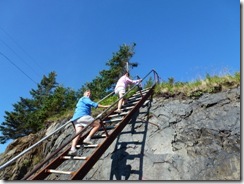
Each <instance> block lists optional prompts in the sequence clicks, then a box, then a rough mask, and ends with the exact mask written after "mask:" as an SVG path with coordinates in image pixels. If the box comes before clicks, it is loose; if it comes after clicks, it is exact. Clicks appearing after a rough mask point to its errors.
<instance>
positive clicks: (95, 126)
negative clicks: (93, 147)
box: [83, 120, 101, 144]
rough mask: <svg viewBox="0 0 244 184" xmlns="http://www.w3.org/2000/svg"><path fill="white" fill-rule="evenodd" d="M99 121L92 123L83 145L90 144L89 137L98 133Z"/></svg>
mask: <svg viewBox="0 0 244 184" xmlns="http://www.w3.org/2000/svg"><path fill="white" fill-rule="evenodd" d="M99 122H100V120H96V121H94V122H93V123H92V124H91V126H93V128H92V130H91V131H90V132H89V134H88V136H87V137H86V138H85V139H84V141H83V143H85V144H92V142H91V141H90V140H91V137H92V136H93V135H94V134H95V133H96V132H97V131H98V129H99V128H100V126H101V125H100V123H99Z"/></svg>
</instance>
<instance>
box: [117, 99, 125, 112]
mask: <svg viewBox="0 0 244 184" xmlns="http://www.w3.org/2000/svg"><path fill="white" fill-rule="evenodd" d="M123 104H124V99H123V98H121V99H120V100H119V103H118V110H121V106H122V105H123Z"/></svg>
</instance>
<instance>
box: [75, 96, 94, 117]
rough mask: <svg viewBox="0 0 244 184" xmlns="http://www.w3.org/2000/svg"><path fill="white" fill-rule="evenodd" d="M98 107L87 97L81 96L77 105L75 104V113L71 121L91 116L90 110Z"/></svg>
mask: <svg viewBox="0 0 244 184" xmlns="http://www.w3.org/2000/svg"><path fill="white" fill-rule="evenodd" d="M92 107H95V108H97V107H98V103H96V102H93V101H92V100H91V99H90V98H89V97H86V96H83V97H82V98H80V99H79V101H78V103H77V104H76V109H75V113H74V115H73V117H72V119H71V121H74V120H76V119H78V118H80V117H82V116H85V115H91V108H92Z"/></svg>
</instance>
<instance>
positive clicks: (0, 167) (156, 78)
mask: <svg viewBox="0 0 244 184" xmlns="http://www.w3.org/2000/svg"><path fill="white" fill-rule="evenodd" d="M151 73H153V74H154V83H158V82H159V75H158V74H157V72H156V71H155V70H151V71H150V72H149V73H148V74H147V75H146V76H145V77H143V78H142V81H144V80H145V79H146V78H147V77H148V76H149V75H150V74H151ZM142 81H141V82H142ZM141 82H140V83H141ZM140 83H139V84H140ZM136 86H138V84H136V85H134V86H132V88H131V89H130V90H129V91H127V92H126V93H125V94H124V96H126V95H127V94H128V93H130V92H131V91H132V90H133V89H134V88H135V87H136ZM113 94H114V92H111V93H110V94H108V95H107V96H105V97H104V98H103V99H101V100H99V101H98V102H97V103H100V102H102V101H103V100H105V99H107V98H108V97H110V96H112V95H113ZM124 96H123V97H124ZM123 97H121V98H123ZM121 98H119V99H118V100H116V101H115V102H114V103H113V104H112V105H110V107H108V108H107V109H105V110H104V111H103V112H102V113H100V114H99V115H98V116H97V117H96V118H95V119H94V121H95V120H98V119H100V118H101V117H102V116H103V115H105V114H106V113H107V112H108V111H109V110H110V109H111V108H112V107H114V106H115V105H116V104H117V103H118V102H119V100H120V99H121ZM69 123H71V121H70V120H69V121H67V122H66V123H65V124H63V125H61V126H60V127H59V128H57V129H56V130H55V131H53V132H52V133H50V134H49V135H47V136H45V137H44V138H42V139H41V140H39V141H38V142H36V143H35V144H33V145H32V146H30V147H29V148H27V149H26V150H24V151H22V152H21V153H19V154H18V155H16V156H15V157H13V158H12V159H10V160H9V161H7V162H6V163H4V164H3V165H1V166H0V170H2V169H3V168H5V167H7V166H8V165H10V164H11V163H13V162H14V161H16V160H17V159H18V158H20V157H21V156H23V155H24V154H26V153H27V152H29V151H30V150H31V149H33V148H35V147H36V146H38V145H39V144H41V143H42V142H43V141H45V140H46V139H48V138H49V137H50V136H52V135H54V134H55V133H57V132H58V131H60V130H61V129H63V128H64V127H66V126H67V125H68V124H69ZM91 124H92V123H90V124H89V125H88V126H87V127H86V128H84V129H82V130H81V131H80V132H78V133H77V134H76V135H74V136H72V137H71V139H70V140H69V141H67V143H66V144H64V145H62V146H61V147H60V148H59V149H58V150H59V151H60V150H61V149H63V148H64V147H65V146H66V145H67V144H69V143H70V142H71V140H73V139H74V138H75V137H76V136H78V135H80V134H81V133H83V132H85V131H86V130H87V128H88V127H90V125H91ZM52 156H53V154H51V155H50V156H49V157H48V158H47V159H45V160H44V161H43V162H42V164H44V163H45V162H46V160H48V159H49V158H51V157H52ZM37 169H38V168H36V169H35V170H37Z"/></svg>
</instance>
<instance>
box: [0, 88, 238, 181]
mask: <svg viewBox="0 0 244 184" xmlns="http://www.w3.org/2000/svg"><path fill="white" fill-rule="evenodd" d="M63 121H64V120H63ZM57 126H60V122H59V123H57V124H55V123H53V124H52V126H51V127H49V129H48V131H52V130H53V129H55V127H57ZM71 128H72V127H67V129H66V130H65V132H61V133H60V134H59V135H58V136H56V137H55V138H52V139H51V140H49V141H48V142H46V143H45V145H42V147H39V150H40V149H42V150H44V151H43V152H42V153H39V154H41V155H47V154H50V152H52V151H53V150H55V149H56V148H57V147H58V146H59V145H60V144H62V143H63V142H64V141H65V140H66V139H68V138H69V137H70V136H71V135H72V133H73V129H71ZM48 131H47V132H46V134H48ZM42 135H43V134H42ZM13 149H14V147H13ZM13 149H10V148H8V149H7V150H6V152H5V154H4V155H2V156H1V159H3V160H6V159H7V158H8V157H6V155H9V154H10V152H12V153H13V152H14V151H12V150H13ZM240 153H241V149H240V88H239V87H238V88H235V89H230V90H228V91H225V92H219V93H216V94H204V95H203V96H202V97H200V98H199V99H194V100H193V99H184V100H182V99H177V98H164V97H154V98H152V99H151V100H150V101H149V102H148V103H147V104H146V105H145V106H144V107H142V108H141V109H140V111H139V112H138V113H136V114H134V117H133V119H132V120H131V121H130V123H129V124H128V125H127V126H126V127H125V129H124V130H123V132H122V133H121V134H120V135H119V136H118V138H117V139H115V141H114V142H113V143H112V145H111V146H110V147H109V148H108V149H107V150H106V152H105V153H104V154H103V155H102V157H101V158H100V160H99V161H98V162H97V163H96V164H95V165H94V166H93V168H92V170H90V171H89V173H88V174H87V175H86V177H85V178H84V180H240V178H241V177H240V176H241V174H240V166H241V164H240V161H241V159H240ZM31 154H33V153H30V154H29V158H30V156H31ZM32 157H33V155H32ZM70 164H73V163H70ZM66 165H67V164H66ZM8 168H11V169H6V170H8V173H6V172H4V171H0V177H1V178H3V179H7V180H17V179H21V178H22V177H23V175H24V174H25V173H24V171H23V170H25V171H26V169H23V167H22V166H21V165H20V164H19V161H18V164H17V163H16V164H13V165H11V166H9V167H8ZM21 169H22V172H21V171H20V170H21ZM61 169H62V168H61ZM11 172H12V173H11ZM16 173H18V174H19V175H17V174H16ZM20 173H22V174H20ZM13 176H14V177H13ZM58 177H59V176H56V178H58Z"/></svg>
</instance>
